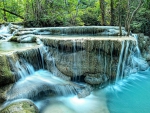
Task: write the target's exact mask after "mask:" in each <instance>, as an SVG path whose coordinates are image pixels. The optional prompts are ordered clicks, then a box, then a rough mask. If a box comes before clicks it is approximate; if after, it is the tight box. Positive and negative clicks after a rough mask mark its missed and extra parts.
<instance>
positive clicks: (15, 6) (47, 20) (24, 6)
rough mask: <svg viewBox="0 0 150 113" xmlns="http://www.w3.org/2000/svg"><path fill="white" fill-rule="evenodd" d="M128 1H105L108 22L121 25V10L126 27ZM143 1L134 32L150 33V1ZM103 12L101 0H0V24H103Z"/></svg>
mask: <svg viewBox="0 0 150 113" xmlns="http://www.w3.org/2000/svg"><path fill="white" fill-rule="evenodd" d="M111 1H113V12H111V11H112V7H111ZM135 1H136V0H130V6H131V7H130V11H131V13H132V11H133V10H134V9H135V8H136V7H137V5H138V2H135ZM127 3H128V0H121V9H120V10H119V7H118V6H119V1H118V0H104V6H105V25H110V24H111V25H117V26H118V25H119V23H118V22H119V19H118V17H119V15H120V14H119V12H120V13H121V18H122V20H121V24H122V26H125V19H126V16H127V15H126V14H127V10H128V7H127ZM143 3H144V4H143V7H142V8H141V9H140V10H139V13H137V15H136V17H135V18H134V19H133V22H132V24H131V29H132V31H134V32H144V33H146V34H150V33H149V31H150V30H149V28H150V27H149V26H150V25H149V24H150V22H149V20H150V17H149V15H150V0H143ZM3 9H6V10H7V11H4V10H3ZM101 12H102V11H101V9H100V0H0V23H3V22H23V21H24V23H25V26H27V27H34V26H36V27H41V26H83V25H87V26H90V25H101V20H102V17H101ZM12 13H14V14H12ZM131 13H130V15H131ZM16 14H17V15H16ZM18 15H19V16H20V17H23V19H22V18H20V17H19V16H18ZM112 15H113V16H112ZM111 18H113V21H112V19H111ZM111 22H113V24H112V23H111Z"/></svg>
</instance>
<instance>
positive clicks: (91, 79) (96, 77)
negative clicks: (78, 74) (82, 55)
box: [84, 73, 108, 85]
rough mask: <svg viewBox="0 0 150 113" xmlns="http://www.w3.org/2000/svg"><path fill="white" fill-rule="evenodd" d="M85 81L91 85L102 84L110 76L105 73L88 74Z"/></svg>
mask: <svg viewBox="0 0 150 113" xmlns="http://www.w3.org/2000/svg"><path fill="white" fill-rule="evenodd" d="M84 80H85V82H86V83H88V84H91V85H96V84H102V83H105V82H106V81H107V80H108V77H107V76H106V75H103V74H100V73H98V74H88V75H86V77H85V78H84Z"/></svg>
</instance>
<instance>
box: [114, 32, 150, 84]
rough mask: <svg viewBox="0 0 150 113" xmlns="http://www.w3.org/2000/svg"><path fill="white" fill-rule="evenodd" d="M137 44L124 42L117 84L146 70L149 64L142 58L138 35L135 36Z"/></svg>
mask: <svg viewBox="0 0 150 113" xmlns="http://www.w3.org/2000/svg"><path fill="white" fill-rule="evenodd" d="M133 36H134V38H135V39H136V40H135V42H136V43H135V44H133V43H130V42H129V41H125V42H122V48H121V52H120V57H119V62H118V68H117V74H116V82H118V80H120V79H122V78H123V77H124V76H127V75H129V74H132V73H136V72H138V71H142V70H146V69H147V68H148V63H147V62H146V61H145V60H144V59H143V58H142V56H141V53H140V50H139V47H138V41H137V38H138V37H137V35H133Z"/></svg>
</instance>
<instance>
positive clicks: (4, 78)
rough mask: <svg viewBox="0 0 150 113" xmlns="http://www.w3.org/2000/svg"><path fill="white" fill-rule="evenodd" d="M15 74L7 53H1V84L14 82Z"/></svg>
mask: <svg viewBox="0 0 150 113" xmlns="http://www.w3.org/2000/svg"><path fill="white" fill-rule="evenodd" d="M13 81H14V79H13V74H12V72H11V70H10V67H9V62H8V61H7V58H6V55H0V85H4V84H8V83H12V82H13Z"/></svg>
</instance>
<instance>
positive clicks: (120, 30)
mask: <svg viewBox="0 0 150 113" xmlns="http://www.w3.org/2000/svg"><path fill="white" fill-rule="evenodd" d="M120 10H121V1H120V0H119V35H120V36H122V29H121V11H120Z"/></svg>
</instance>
